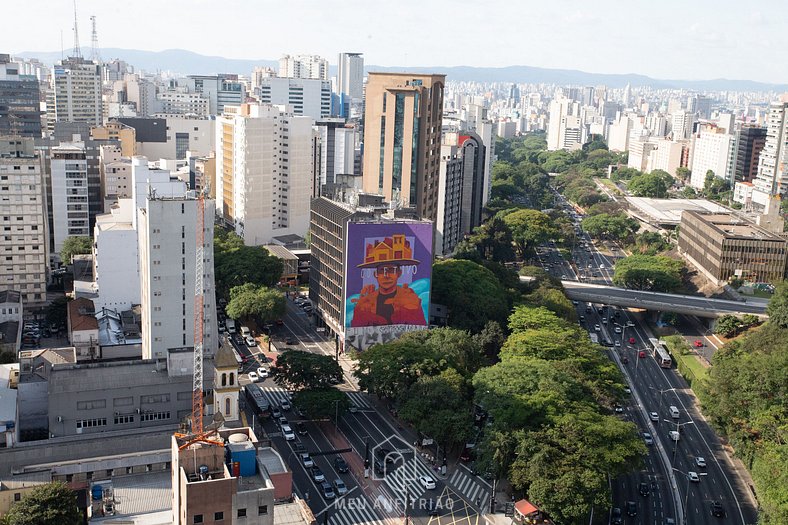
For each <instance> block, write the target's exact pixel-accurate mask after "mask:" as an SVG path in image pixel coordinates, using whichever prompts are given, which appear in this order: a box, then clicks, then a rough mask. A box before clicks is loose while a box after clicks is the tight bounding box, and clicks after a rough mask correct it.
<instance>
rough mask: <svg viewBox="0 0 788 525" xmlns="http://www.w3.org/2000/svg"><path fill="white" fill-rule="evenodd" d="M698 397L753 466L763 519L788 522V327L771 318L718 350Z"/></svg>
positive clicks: (771, 522) (773, 524)
mask: <svg viewBox="0 0 788 525" xmlns="http://www.w3.org/2000/svg"><path fill="white" fill-rule="evenodd" d="M712 365H713V366H712V367H711V368H710V369H709V375H708V377H707V379H706V381H705V383H704V384H703V385H702V386H701V388H700V389H699V395H700V398H701V401H702V403H703V406H704V412H705V414H706V415H707V416H708V417H709V418H710V420H711V422H712V424H714V425H715V426H716V427H717V428H719V429H720V430H721V431H722V432H723V433H724V434H725V435H726V436H727V437H728V439H729V440H730V442H731V445H732V446H733V448H734V450H735V453H736V455H737V456H739V457H741V458H742V459H743V460H744V462H745V463H746V464H747V465H748V466H749V467H750V469H751V473H752V477H753V480H754V481H755V488H756V493H757V495H758V502H759V503H760V505H761V514H760V516H759V523H763V524H765V525H778V524H783V523H788V474H786V473H788V425H786V421H788V329H786V328H785V327H783V326H781V325H780V324H779V323H776V322H772V321H771V320H770V321H769V322H768V323H767V324H766V325H765V326H763V327H761V328H760V329H758V330H754V331H752V332H750V333H748V334H747V335H745V336H744V337H742V338H740V339H737V340H734V341H731V342H729V343H728V344H726V345H725V346H723V347H722V348H721V349H720V350H718V351H717V352H715V354H714V357H713V358H712Z"/></svg>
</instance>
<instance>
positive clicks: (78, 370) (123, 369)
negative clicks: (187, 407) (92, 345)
mask: <svg viewBox="0 0 788 525" xmlns="http://www.w3.org/2000/svg"><path fill="white" fill-rule="evenodd" d="M88 370H90V371H91V372H92V373H86V372H87V371H88ZM56 371H57V374H53V375H52V376H51V377H50V380H49V393H50V395H58V394H70V393H75V392H85V391H89V390H94V391H104V390H113V389H117V388H122V387H124V386H125V387H145V386H146V385H151V386H152V385H160V384H163V383H183V384H184V385H185V384H187V383H188V384H191V381H192V377H191V375H183V376H170V375H169V374H168V373H167V369H166V366H163V365H161V364H159V363H157V361H156V360H153V359H144V360H139V359H138V360H133V359H130V360H119V361H101V362H96V363H92V362H91V363H64V364H62V365H61V366H58V367H57V368H56ZM77 379H78V380H77Z"/></svg>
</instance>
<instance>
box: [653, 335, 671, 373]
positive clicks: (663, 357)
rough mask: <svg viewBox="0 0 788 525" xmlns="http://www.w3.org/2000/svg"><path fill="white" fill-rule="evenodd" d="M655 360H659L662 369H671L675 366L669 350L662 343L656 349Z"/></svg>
mask: <svg viewBox="0 0 788 525" xmlns="http://www.w3.org/2000/svg"><path fill="white" fill-rule="evenodd" d="M654 359H656V360H657V363H659V366H661V367H662V368H670V367H671V366H672V365H673V361H672V360H671V359H670V354H669V353H668V349H667V347H666V346H665V343H663V342H662V341H660V343H659V344H658V345H657V346H655V347H654Z"/></svg>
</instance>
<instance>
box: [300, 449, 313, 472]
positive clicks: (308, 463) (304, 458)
mask: <svg viewBox="0 0 788 525" xmlns="http://www.w3.org/2000/svg"><path fill="white" fill-rule="evenodd" d="M301 463H303V464H304V466H305V467H306V468H312V467H314V466H315V462H314V461H312V456H310V455H309V453H308V452H304V453H303V454H301Z"/></svg>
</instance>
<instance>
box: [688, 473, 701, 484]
mask: <svg viewBox="0 0 788 525" xmlns="http://www.w3.org/2000/svg"><path fill="white" fill-rule="evenodd" d="M687 477H688V478H689V480H690V481H692V482H693V483H698V482H699V481H700V476H698V473H697V472H694V471H692V470H690V471H689V472H687Z"/></svg>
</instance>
